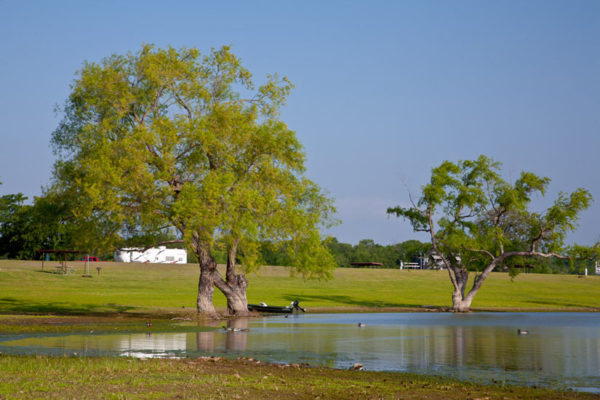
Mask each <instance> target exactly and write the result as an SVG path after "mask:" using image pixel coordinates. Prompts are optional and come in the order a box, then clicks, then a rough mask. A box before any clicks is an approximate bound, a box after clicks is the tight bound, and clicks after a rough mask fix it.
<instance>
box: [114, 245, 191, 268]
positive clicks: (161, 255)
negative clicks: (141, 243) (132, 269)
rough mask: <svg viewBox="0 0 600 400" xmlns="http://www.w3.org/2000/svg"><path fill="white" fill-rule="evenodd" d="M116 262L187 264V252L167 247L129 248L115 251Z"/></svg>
mask: <svg viewBox="0 0 600 400" xmlns="http://www.w3.org/2000/svg"><path fill="white" fill-rule="evenodd" d="M114 255H115V261H116V262H126V263H128V262H134V263H154V264H187V252H186V251H185V250H184V249H167V248H166V247H165V246H159V247H151V248H149V249H145V250H144V249H143V248H139V247H127V248H123V249H119V250H117V251H115V254H114Z"/></svg>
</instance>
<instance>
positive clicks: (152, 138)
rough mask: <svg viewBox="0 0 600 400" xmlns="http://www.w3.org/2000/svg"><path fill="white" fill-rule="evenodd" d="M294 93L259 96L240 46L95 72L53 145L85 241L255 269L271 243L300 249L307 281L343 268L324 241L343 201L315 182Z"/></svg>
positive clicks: (266, 87)
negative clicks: (166, 245) (158, 247)
mask: <svg viewBox="0 0 600 400" xmlns="http://www.w3.org/2000/svg"><path fill="white" fill-rule="evenodd" d="M292 87H293V85H292V84H291V83H290V82H289V81H288V80H287V79H286V78H282V79H280V78H279V77H278V76H277V75H271V76H268V77H267V81H266V82H265V83H264V84H263V85H260V86H258V88H255V85H254V83H253V81H252V76H251V74H250V72H249V71H248V70H246V69H245V68H243V67H242V65H241V62H240V60H239V59H238V58H237V57H236V56H235V55H234V54H233V53H231V51H230V49H229V47H222V48H220V49H213V50H212V51H211V52H210V53H209V54H207V55H204V56H202V55H201V54H200V52H199V51H198V50H197V49H186V48H184V49H180V50H176V49H174V48H168V49H157V48H155V47H154V46H151V45H145V46H143V47H142V49H141V50H140V51H139V52H137V53H135V54H127V55H113V56H111V57H108V58H106V59H104V60H102V61H101V62H100V63H85V64H84V66H83V68H82V69H81V71H80V72H79V74H78V76H77V78H76V80H75V82H74V83H73V85H72V91H71V94H70V96H69V99H68V100H67V102H66V105H65V107H64V110H63V111H64V119H63V120H62V122H61V123H60V125H59V126H58V128H57V129H56V131H55V132H54V133H53V136H52V144H53V146H54V148H55V151H56V152H57V153H59V154H61V156H62V157H61V161H57V162H56V164H55V169H54V178H55V185H54V190H56V191H59V192H60V193H61V195H62V196H65V197H67V198H69V199H71V205H72V213H73V217H74V221H75V223H76V224H77V225H78V226H79V227H83V226H90V225H92V226H94V227H95V229H94V230H93V231H91V232H90V231H87V232H85V231H84V229H79V232H81V235H79V234H78V235H77V239H76V240H81V241H83V242H85V243H96V244H97V245H98V246H101V247H102V248H111V247H115V246H116V245H117V244H118V243H119V241H120V240H121V237H122V236H123V233H124V232H126V231H128V232H135V234H134V235H130V236H129V237H130V238H131V237H133V238H143V240H144V241H146V242H148V241H151V240H150V238H155V239H159V238H161V237H163V238H164V237H176V238H181V239H183V240H185V242H186V245H187V247H188V248H189V249H190V250H192V252H193V253H195V254H196V255H199V254H200V253H202V254H204V253H206V252H208V254H209V255H210V258H212V259H214V258H215V257H218V258H222V256H223V255H226V254H230V253H231V252H232V251H233V253H232V254H237V257H236V258H237V259H238V260H240V261H241V262H243V263H244V264H245V266H246V267H247V268H248V270H252V269H253V268H254V267H256V266H257V265H258V264H259V259H260V257H259V249H260V243H261V242H263V241H266V240H272V241H274V242H282V241H287V242H289V246H288V249H289V251H290V254H291V255H292V257H291V260H292V262H293V265H294V266H295V267H296V268H297V270H298V271H300V272H301V273H302V274H304V275H306V276H321V277H326V276H329V274H330V272H331V269H332V268H333V267H334V266H335V264H334V262H333V258H332V257H331V256H330V255H328V254H327V252H324V251H323V250H324V248H323V246H322V245H321V244H320V239H319V237H318V229H319V227H320V226H322V225H323V224H329V223H332V222H333V220H332V219H331V215H332V213H333V212H334V209H333V206H332V201H331V200H330V199H329V198H327V197H326V196H325V195H324V194H323V193H322V192H321V190H320V188H319V187H318V186H317V185H315V184H314V183H313V182H311V181H309V180H308V179H306V178H305V177H304V176H303V172H304V160H305V156H304V153H303V151H302V146H301V144H300V143H299V142H298V140H297V138H296V135H295V133H294V132H293V131H291V130H290V129H289V128H288V127H287V126H286V124H285V123H284V122H282V121H281V120H280V119H279V110H280V108H281V106H283V105H284V104H285V102H286V98H287V96H288V95H289V93H290V91H291V89H292Z"/></svg>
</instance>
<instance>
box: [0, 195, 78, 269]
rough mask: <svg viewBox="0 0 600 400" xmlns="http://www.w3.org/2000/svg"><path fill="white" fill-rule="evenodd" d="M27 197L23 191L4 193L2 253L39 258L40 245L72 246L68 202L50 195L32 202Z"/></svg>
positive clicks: (0, 215) (0, 210)
mask: <svg viewBox="0 0 600 400" xmlns="http://www.w3.org/2000/svg"><path fill="white" fill-rule="evenodd" d="M26 200H27V197H25V196H23V194H21V193H18V194H7V195H4V196H1V197H0V256H3V257H7V258H16V259H36V258H40V257H41V256H40V254H39V253H38V252H37V251H38V250H40V249H66V248H68V247H69V246H70V244H71V237H72V232H71V226H70V225H69V223H68V221H67V220H66V215H67V213H66V206H65V204H62V203H60V202H59V201H57V199H54V198H52V197H49V196H48V197H36V198H35V199H34V202H33V204H31V205H28V204H25V201H26Z"/></svg>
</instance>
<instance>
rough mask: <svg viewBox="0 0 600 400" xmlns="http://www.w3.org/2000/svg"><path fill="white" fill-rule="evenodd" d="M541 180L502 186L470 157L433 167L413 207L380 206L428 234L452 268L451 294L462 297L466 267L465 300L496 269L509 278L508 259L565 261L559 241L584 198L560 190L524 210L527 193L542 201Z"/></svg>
mask: <svg viewBox="0 0 600 400" xmlns="http://www.w3.org/2000/svg"><path fill="white" fill-rule="evenodd" d="M549 182H550V179H549V178H546V177H539V176H537V175H535V174H533V173H530V172H522V173H521V175H520V177H519V178H518V179H517V180H516V181H515V182H514V183H509V182H507V181H505V180H504V179H503V178H502V177H501V176H500V164H499V163H497V162H495V161H493V160H491V159H490V158H488V157H486V156H483V155H482V156H480V157H479V158H478V159H477V160H467V161H459V162H458V163H452V162H449V161H445V162H443V163H442V164H441V165H440V166H438V167H436V168H433V170H432V174H431V180H430V182H429V183H428V184H427V185H425V186H424V187H423V189H422V193H421V196H420V197H419V199H418V201H417V203H414V204H413V205H412V206H411V207H408V208H405V207H393V208H388V213H389V214H393V215H396V216H398V217H403V218H405V219H408V220H409V221H410V222H411V224H412V226H413V228H414V229H415V230H416V231H423V232H428V233H429V234H430V236H431V243H432V246H433V248H434V251H435V253H436V254H437V255H438V256H440V257H441V258H442V260H443V262H444V264H445V266H446V267H447V268H448V269H450V270H451V271H452V274H450V280H451V281H452V283H453V285H454V288H455V294H457V296H458V295H460V296H461V297H463V299H464V297H465V294H464V293H465V292H464V289H465V286H464V285H465V284H466V278H467V276H468V272H467V270H468V269H472V270H476V271H479V272H480V273H479V274H478V275H477V277H476V279H475V283H474V285H473V288H472V289H471V293H470V294H469V295H468V296H470V297H469V299H468V302H470V301H471V300H472V297H473V296H474V295H475V293H477V290H478V289H479V287H480V286H481V284H482V282H483V280H485V278H486V276H487V274H488V273H489V272H490V271H492V270H493V269H494V268H496V267H497V266H504V267H507V268H508V269H509V270H510V273H511V276H515V275H516V273H517V272H518V269H517V268H516V264H517V263H519V260H518V259H515V260H511V258H515V257H521V258H527V259H529V258H532V257H542V258H546V257H566V254H567V250H568V249H567V248H566V247H565V242H564V241H565V237H566V235H567V233H568V232H569V231H571V230H573V229H574V228H575V227H576V223H577V219H578V216H579V214H580V212H581V211H582V210H585V209H586V208H587V207H589V205H590V202H591V195H590V193H589V192H588V191H586V190H585V189H577V190H576V191H575V192H573V193H571V194H565V193H562V192H561V193H560V194H559V196H558V198H557V199H556V201H555V202H554V204H553V205H552V206H551V207H549V208H548V209H547V210H546V211H545V212H543V213H538V212H535V211H532V210H530V209H529V207H530V203H531V200H532V198H533V196H534V195H541V196H543V195H544V194H545V191H546V188H547V186H548V184H549ZM523 262H524V260H520V263H521V264H523ZM511 263H512V264H511ZM455 305H456V304H455ZM466 308H468V304H467V306H466Z"/></svg>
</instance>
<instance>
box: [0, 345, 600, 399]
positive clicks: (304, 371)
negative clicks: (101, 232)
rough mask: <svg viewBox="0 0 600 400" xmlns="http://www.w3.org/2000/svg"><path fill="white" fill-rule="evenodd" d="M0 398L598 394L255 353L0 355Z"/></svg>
mask: <svg viewBox="0 0 600 400" xmlns="http://www.w3.org/2000/svg"><path fill="white" fill-rule="evenodd" d="M0 373H2V375H1V376H2V379H0V399H56V398H60V399H268V400H275V399H286V400H287V399H311V400H312V399H352V400H355V399H429V400H453V399H456V400H463V399H498V400H500V399H502V400H506V399H520V400H524V399H597V398H598V396H596V395H592V394H586V393H577V392H560V391H552V390H547V389H538V388H526V387H512V386H500V385H479V384H476V383H468V382H460V381H457V380H454V379H449V378H440V377H436V376H423V375H415V374H408V373H390V372H366V371H347V370H334V369H328V368H306V367H300V366H293V365H292V366H288V365H273V364H264V363H260V362H257V361H252V360H222V359H212V358H208V359H206V358H205V359H184V360H169V359H149V360H139V359H130V358H122V357H119V358H108V357H101V358H86V357H16V356H2V355H0Z"/></svg>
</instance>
